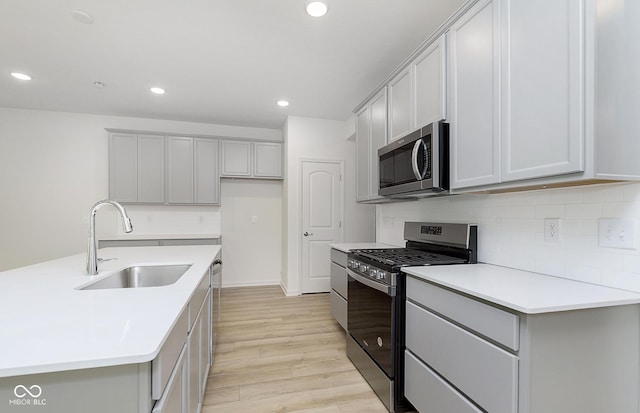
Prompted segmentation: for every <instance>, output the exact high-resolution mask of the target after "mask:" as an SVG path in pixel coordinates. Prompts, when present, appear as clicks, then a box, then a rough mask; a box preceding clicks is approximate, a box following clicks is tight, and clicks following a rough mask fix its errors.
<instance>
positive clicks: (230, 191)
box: [220, 179, 282, 287]
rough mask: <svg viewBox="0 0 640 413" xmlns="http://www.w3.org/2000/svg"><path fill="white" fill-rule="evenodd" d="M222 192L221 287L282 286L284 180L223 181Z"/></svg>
mask: <svg viewBox="0 0 640 413" xmlns="http://www.w3.org/2000/svg"><path fill="white" fill-rule="evenodd" d="M221 189H222V193H221V196H222V198H221V205H222V206H221V207H220V208H221V213H222V245H223V250H222V262H223V271H222V286H223V287H237V286H246V285H270V284H276V285H277V284H280V276H281V271H282V270H281V255H282V248H281V247H282V245H281V242H280V240H281V238H282V181H271V180H263V181H256V180H246V179H223V180H222V188H221ZM253 217H255V218H256V221H257V222H255V223H254V222H253V220H252V218H253Z"/></svg>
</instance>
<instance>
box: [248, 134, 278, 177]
mask: <svg viewBox="0 0 640 413" xmlns="http://www.w3.org/2000/svg"><path fill="white" fill-rule="evenodd" d="M253 148H254V156H253V174H254V176H256V177H260V178H281V177H282V144H281V143H272V142H254V143H253Z"/></svg>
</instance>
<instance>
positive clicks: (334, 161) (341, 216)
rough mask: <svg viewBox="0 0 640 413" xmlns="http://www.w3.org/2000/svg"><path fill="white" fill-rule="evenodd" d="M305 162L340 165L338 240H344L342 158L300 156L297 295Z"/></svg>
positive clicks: (300, 272) (300, 287) (300, 261)
mask: <svg viewBox="0 0 640 413" xmlns="http://www.w3.org/2000/svg"><path fill="white" fill-rule="evenodd" d="M305 162H314V163H333V164H339V165H340V196H341V197H342V199H341V201H340V223H341V225H340V242H342V241H344V210H345V199H344V160H341V159H318V158H300V160H299V163H298V172H299V175H298V176H299V177H300V182H299V183H298V205H299V211H300V214H299V217H298V237H297V239H298V286H299V288H298V291H299V294H298V295H302V294H303V292H302V242H303V238H304V236H303V235H302V224H303V222H302V221H303V220H302V216H303V214H304V212H303V210H302V205H303V202H304V200H303V199H302V194H303V187H302V186H303V185H304V179H303V178H304V176H303V165H304V164H305Z"/></svg>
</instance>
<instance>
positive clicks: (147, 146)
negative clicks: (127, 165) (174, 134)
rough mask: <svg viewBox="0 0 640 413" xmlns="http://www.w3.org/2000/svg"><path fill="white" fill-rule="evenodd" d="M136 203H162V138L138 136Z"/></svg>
mask: <svg viewBox="0 0 640 413" xmlns="http://www.w3.org/2000/svg"><path fill="white" fill-rule="evenodd" d="M138 202H143V203H153V204H162V203H164V136H158V135H138Z"/></svg>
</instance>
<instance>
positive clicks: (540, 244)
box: [376, 183, 640, 291]
mask: <svg viewBox="0 0 640 413" xmlns="http://www.w3.org/2000/svg"><path fill="white" fill-rule="evenodd" d="M603 217H606V218H631V219H634V220H636V224H640V183H611V184H603V185H593V186H583V187H572V188H565V189H548V190H540V191H529V192H514V193H503V194H494V195H458V196H453V197H444V198H430V199H423V200H420V201H416V202H404V203H395V204H381V205H378V206H376V229H377V241H378V242H384V243H389V244H395V245H404V238H403V231H404V222H405V221H434V222H467V223H477V224H478V226H479V230H478V245H479V248H478V257H479V260H480V261H481V262H486V263H491V264H496V265H503V266H507V267H513V268H518V269H523V270H529V271H537V272H541V273H543V274H549V275H555V276H560V277H565V278H571V279H576V280H581V281H585V282H590V283H596V284H602V285H609V286H613V287H618V288H624V289H631V290H634V291H640V251H638V249H637V246H638V243H636V249H633V250H625V249H614V248H603V247H599V246H598V219H599V218H603ZM544 218H560V220H561V223H560V231H561V236H560V241H559V242H557V243H551V242H545V241H544ZM637 228H638V229H640V225H638V227H637ZM636 233H637V236H639V237H640V231H638V230H636Z"/></svg>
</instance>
